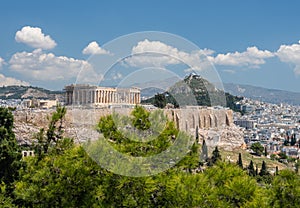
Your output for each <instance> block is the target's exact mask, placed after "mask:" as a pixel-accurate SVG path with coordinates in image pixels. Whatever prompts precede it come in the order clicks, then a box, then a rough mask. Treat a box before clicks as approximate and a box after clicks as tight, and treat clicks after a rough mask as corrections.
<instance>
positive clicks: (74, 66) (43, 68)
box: [9, 49, 92, 81]
mask: <svg viewBox="0 0 300 208" xmlns="http://www.w3.org/2000/svg"><path fill="white" fill-rule="evenodd" d="M9 64H10V69H11V70H13V71H15V72H18V73H20V74H22V75H24V76H25V77H29V78H31V79H35V80H39V81H43V80H44V81H51V80H66V79H70V78H74V77H77V75H78V73H79V72H80V71H81V70H84V71H86V70H90V71H91V70H92V66H91V65H90V64H89V63H88V62H87V61H84V60H78V59H74V58H69V57H65V56H55V55H54V54H53V53H43V51H42V50H41V49H36V50H34V51H33V52H25V51H24V52H18V53H15V54H14V55H13V56H12V57H11V59H10V61H9Z"/></svg>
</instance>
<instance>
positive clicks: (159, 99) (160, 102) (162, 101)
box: [154, 93, 167, 108]
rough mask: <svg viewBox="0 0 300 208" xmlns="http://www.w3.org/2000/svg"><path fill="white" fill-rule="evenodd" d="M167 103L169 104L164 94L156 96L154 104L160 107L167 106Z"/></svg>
mask: <svg viewBox="0 0 300 208" xmlns="http://www.w3.org/2000/svg"><path fill="white" fill-rule="evenodd" d="M166 104H167V99H166V96H165V95H164V94H160V93H158V94H156V95H155V96H154V106H156V107H158V108H164V107H166Z"/></svg>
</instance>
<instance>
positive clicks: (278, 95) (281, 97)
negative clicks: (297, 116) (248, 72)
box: [223, 83, 300, 105]
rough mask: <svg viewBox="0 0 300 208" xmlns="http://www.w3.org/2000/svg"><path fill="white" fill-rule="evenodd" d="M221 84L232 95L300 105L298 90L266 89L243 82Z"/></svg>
mask: <svg viewBox="0 0 300 208" xmlns="http://www.w3.org/2000/svg"><path fill="white" fill-rule="evenodd" d="M223 85H224V89H225V91H226V92H228V93H230V94H232V95H236V96H243V97H247V98H251V99H254V100H259V101H264V102H268V103H275V104H279V103H288V104H292V105H300V93H299V92H290V91H285V90H277V89H268V88H263V87H256V86H252V85H244V84H233V83H224V84H223Z"/></svg>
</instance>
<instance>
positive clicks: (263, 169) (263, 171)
mask: <svg viewBox="0 0 300 208" xmlns="http://www.w3.org/2000/svg"><path fill="white" fill-rule="evenodd" d="M259 175H260V176H265V175H268V170H267V165H266V162H265V161H263V163H262V165H261V169H260V172H259Z"/></svg>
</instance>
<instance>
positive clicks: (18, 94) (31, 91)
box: [0, 86, 63, 99]
mask: <svg viewBox="0 0 300 208" xmlns="http://www.w3.org/2000/svg"><path fill="white" fill-rule="evenodd" d="M62 93H63V91H51V90H47V89H44V88H41V87H32V86H3V87H0V99H26V98H39V99H55V98H56V97H57V96H61V95H62Z"/></svg>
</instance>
